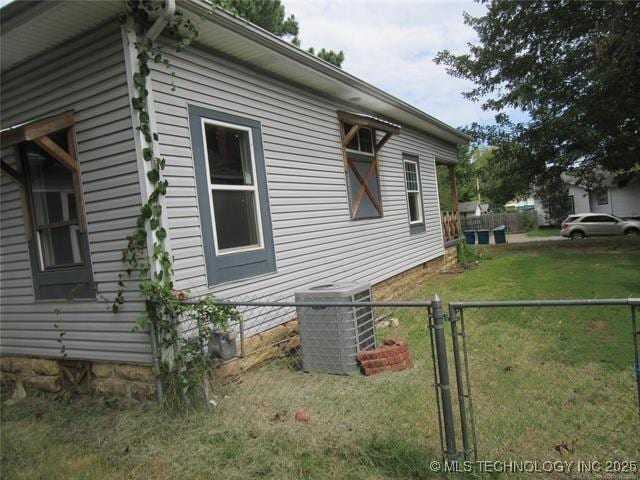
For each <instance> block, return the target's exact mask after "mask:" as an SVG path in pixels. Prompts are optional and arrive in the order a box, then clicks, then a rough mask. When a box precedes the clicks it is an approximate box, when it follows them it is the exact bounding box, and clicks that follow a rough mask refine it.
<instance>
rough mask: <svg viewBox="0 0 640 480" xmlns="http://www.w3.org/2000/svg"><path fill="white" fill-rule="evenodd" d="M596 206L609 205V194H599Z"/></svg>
mask: <svg viewBox="0 0 640 480" xmlns="http://www.w3.org/2000/svg"><path fill="white" fill-rule="evenodd" d="M597 202H598V205H608V204H609V193H608V192H606V191H605V192H604V193H599V194H598V196H597Z"/></svg>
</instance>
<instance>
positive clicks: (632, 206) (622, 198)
mask: <svg viewBox="0 0 640 480" xmlns="http://www.w3.org/2000/svg"><path fill="white" fill-rule="evenodd" d="M602 177H603V189H602V190H601V191H598V192H594V191H591V190H589V189H588V188H587V187H586V186H584V185H581V184H580V182H579V181H578V179H577V178H575V177H574V176H571V175H568V174H563V175H562V179H563V181H564V183H565V185H566V186H567V191H568V195H569V199H570V202H571V209H570V211H569V212H567V214H571V213H608V214H610V215H616V216H618V217H622V218H639V217H640V179H639V178H637V177H634V178H631V179H629V180H628V181H625V182H622V181H620V179H616V177H614V176H613V175H611V174H603V175H602ZM535 209H536V216H537V218H538V225H549V224H550V220H549V218H548V215H547V212H546V210H545V208H544V207H543V206H542V203H541V202H540V199H539V198H535Z"/></svg>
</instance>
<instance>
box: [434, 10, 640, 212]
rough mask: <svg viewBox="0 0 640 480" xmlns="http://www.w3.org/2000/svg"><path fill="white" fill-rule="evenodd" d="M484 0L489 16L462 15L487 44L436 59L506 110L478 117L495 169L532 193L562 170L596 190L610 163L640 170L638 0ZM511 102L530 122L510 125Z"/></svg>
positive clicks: (487, 103) (614, 168)
mask: <svg viewBox="0 0 640 480" xmlns="http://www.w3.org/2000/svg"><path fill="white" fill-rule="evenodd" d="M483 1H485V0H483ZM485 3H486V4H487V12H486V14H485V15H484V16H481V17H473V16H471V15H469V14H467V13H465V14H464V19H465V23H466V24H467V25H470V26H471V27H472V28H473V29H474V30H475V31H476V32H477V34H478V37H479V42H478V43H477V44H473V45H472V44H470V45H469V53H466V54H462V55H454V54H452V53H451V52H449V51H446V50H445V51H443V52H439V53H438V55H437V57H436V59H435V61H436V63H439V64H444V65H446V67H447V71H448V73H449V74H451V75H453V76H456V77H460V78H464V79H468V80H471V81H473V82H474V83H475V87H474V88H473V89H471V90H470V91H468V92H466V93H465V96H466V97H467V98H470V99H472V100H474V101H481V102H482V106H483V108H484V109H487V110H491V111H495V112H498V115H496V124H495V125H491V126H488V127H487V126H484V127H483V126H479V125H474V129H475V133H476V134H477V135H478V138H479V139H480V140H482V141H485V142H488V143H489V144H491V145H494V146H496V150H495V151H494V152H493V155H492V162H493V167H494V171H495V173H496V174H497V173H498V172H500V174H505V175H509V179H510V181H511V182H512V183H513V188H512V191H514V193H516V192H520V193H524V192H525V191H526V190H527V189H530V188H531V186H532V185H534V184H541V183H544V182H545V181H546V180H545V179H549V178H551V177H556V179H557V178H559V172H562V171H567V172H569V173H571V174H572V175H574V176H576V177H578V178H579V179H580V181H581V182H582V183H583V184H587V185H589V186H592V187H594V188H595V187H597V185H598V183H599V181H600V180H601V178H602V174H601V172H602V171H603V170H607V171H610V172H640V162H639V161H638V156H639V153H640V55H639V54H638V52H639V51H640V2H614V1H607V2H595V1H569V0H561V1H556V0H545V1H537V2H524V1H519V2H516V1H512V0H486V1H485ZM507 108H514V109H520V110H522V111H524V112H526V113H527V114H528V115H529V117H530V120H529V121H527V122H519V123H512V122H511V121H510V120H509V118H508V116H507V115H505V114H504V113H503V111H504V110H505V109H507ZM494 200H495V199H494Z"/></svg>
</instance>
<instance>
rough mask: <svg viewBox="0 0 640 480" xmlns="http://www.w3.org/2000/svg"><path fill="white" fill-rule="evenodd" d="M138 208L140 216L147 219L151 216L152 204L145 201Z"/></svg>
mask: <svg viewBox="0 0 640 480" xmlns="http://www.w3.org/2000/svg"><path fill="white" fill-rule="evenodd" d="M140 210H141V212H142V217H143V218H144V219H145V220H148V219H150V218H151V216H152V213H153V210H152V205H149V204H148V203H145V204H144V205H143V206H142V208H141V209H140Z"/></svg>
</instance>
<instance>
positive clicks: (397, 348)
mask: <svg viewBox="0 0 640 480" xmlns="http://www.w3.org/2000/svg"><path fill="white" fill-rule="evenodd" d="M358 361H359V362H360V366H361V367H362V369H363V370H364V374H365V375H375V374H376V373H381V372H398V371H400V370H404V369H405V368H411V367H412V366H413V360H412V359H411V353H410V352H409V344H408V343H407V340H406V339H404V338H399V337H389V338H386V339H385V340H384V342H382V347H381V348H377V349H375V350H363V351H362V352H358Z"/></svg>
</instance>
